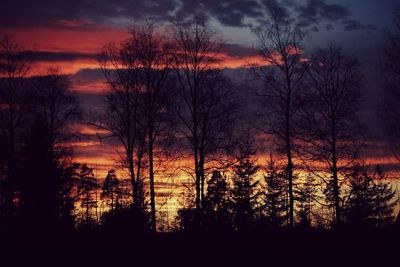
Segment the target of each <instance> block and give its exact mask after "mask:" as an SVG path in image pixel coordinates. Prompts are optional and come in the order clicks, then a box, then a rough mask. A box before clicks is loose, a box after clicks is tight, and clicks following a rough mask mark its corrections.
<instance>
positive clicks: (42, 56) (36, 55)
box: [29, 51, 97, 62]
mask: <svg viewBox="0 0 400 267" xmlns="http://www.w3.org/2000/svg"><path fill="white" fill-rule="evenodd" d="M29 57H30V59H31V60H32V61H34V62H36V61H40V62H59V61H75V60H82V59H93V60H95V59H96V57H97V55H96V54H85V53H74V52H49V51H33V52H29Z"/></svg>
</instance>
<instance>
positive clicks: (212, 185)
mask: <svg viewBox="0 0 400 267" xmlns="http://www.w3.org/2000/svg"><path fill="white" fill-rule="evenodd" d="M229 193H230V192H229V186H228V183H227V181H226V178H225V177H224V176H222V174H221V173H220V172H219V171H214V172H213V173H212V176H211V178H210V179H209V180H208V181H207V193H206V195H205V201H204V203H205V204H204V214H205V222H204V224H205V226H206V228H208V229H211V230H217V229H221V230H227V229H229V228H230V227H231V213H230V210H229V206H230V199H229Z"/></svg>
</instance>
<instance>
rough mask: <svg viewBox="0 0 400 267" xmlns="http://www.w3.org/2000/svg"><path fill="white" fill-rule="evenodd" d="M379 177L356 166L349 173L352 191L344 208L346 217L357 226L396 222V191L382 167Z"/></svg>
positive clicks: (378, 171) (378, 173) (378, 172)
mask: <svg viewBox="0 0 400 267" xmlns="http://www.w3.org/2000/svg"><path fill="white" fill-rule="evenodd" d="M376 175H378V177H372V176H370V175H369V174H368V172H367V170H366V169H365V168H362V167H361V166H356V167H354V168H353V171H352V172H351V173H350V174H349V176H350V178H349V179H350V192H349V196H348V199H347V201H346V207H345V209H344V215H345V219H346V221H347V222H348V223H351V224H353V225H355V226H357V227H359V226H383V225H390V224H391V223H393V222H394V210H393V208H394V207H395V205H396V204H397V200H396V199H394V198H395V194H396V192H395V191H394V190H393V189H392V188H391V186H390V185H389V184H388V183H385V182H383V181H382V180H381V179H382V178H383V177H384V175H383V173H382V171H381V170H380V169H378V170H377V173H376Z"/></svg>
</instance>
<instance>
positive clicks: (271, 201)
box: [264, 156, 288, 227]
mask: <svg viewBox="0 0 400 267" xmlns="http://www.w3.org/2000/svg"><path fill="white" fill-rule="evenodd" d="M264 180H265V184H266V186H265V192H264V203H265V216H266V223H267V225H269V226H272V227H276V226H281V225H282V224H283V223H284V222H285V221H286V220H287V215H288V201H287V199H288V196H287V184H286V183H287V179H286V178H285V174H284V173H283V172H280V171H278V169H277V167H276V165H275V162H274V161H273V159H272V156H271V157H270V160H269V162H268V167H267V175H265V176H264Z"/></svg>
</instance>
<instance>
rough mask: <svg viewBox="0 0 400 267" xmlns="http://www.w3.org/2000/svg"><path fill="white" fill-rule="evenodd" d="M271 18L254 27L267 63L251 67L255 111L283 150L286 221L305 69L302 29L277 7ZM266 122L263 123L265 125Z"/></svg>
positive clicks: (291, 208) (291, 200)
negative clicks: (259, 84)
mask: <svg viewBox="0 0 400 267" xmlns="http://www.w3.org/2000/svg"><path fill="white" fill-rule="evenodd" d="M270 17H271V21H270V22H269V23H268V24H266V25H264V26H262V27H260V28H259V29H256V31H255V33H256V35H257V37H258V38H257V48H258V50H259V55H260V58H261V59H262V60H263V61H264V62H265V64H266V65H267V66H264V67H259V68H253V70H254V74H255V75H256V77H257V78H258V79H259V80H260V81H261V82H262V83H263V89H262V90H260V91H259V92H257V95H258V96H259V97H260V99H261V108H260V110H263V111H264V112H260V113H261V114H259V115H260V116H259V117H260V118H261V122H260V123H261V124H262V125H261V126H260V127H257V128H258V129H260V130H261V131H262V132H264V133H266V134H272V135H274V136H275V137H276V140H277V141H278V142H279V146H278V147H279V148H280V152H283V153H285V155H286V159H287V164H286V173H287V179H288V192H289V225H290V226H293V223H294V193H293V178H294V175H293V169H294V167H293V149H294V139H295V129H294V126H295V120H296V116H297V113H298V110H299V107H300V106H301V105H302V102H303V101H301V99H302V97H301V94H302V89H303V86H302V85H303V83H302V81H303V77H304V76H305V71H304V68H303V66H302V53H303V47H302V42H303V39H304V35H305V34H304V32H303V31H302V30H301V28H300V27H299V26H298V25H297V24H296V23H295V22H294V21H293V20H291V19H287V18H285V16H284V14H283V13H282V11H281V10H280V9H272V10H271V11H270ZM266 126H267V127H266Z"/></svg>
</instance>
